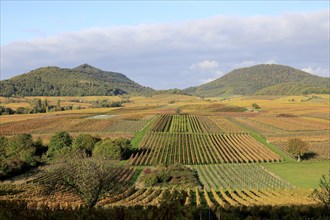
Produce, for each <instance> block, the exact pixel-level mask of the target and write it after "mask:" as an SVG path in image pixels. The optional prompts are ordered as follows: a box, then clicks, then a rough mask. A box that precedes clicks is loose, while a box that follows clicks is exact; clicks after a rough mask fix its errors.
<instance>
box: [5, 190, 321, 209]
mask: <svg viewBox="0 0 330 220" xmlns="http://www.w3.org/2000/svg"><path fill="white" fill-rule="evenodd" d="M0 190H1V191H2V192H15V191H20V193H18V194H14V195H13V194H9V193H8V194H7V195H6V196H1V195H0V201H3V200H10V201H25V202H27V204H28V208H32V209H38V208H41V207H47V208H49V209H67V208H69V207H73V208H79V207H82V206H84V202H83V200H82V199H81V198H80V197H79V196H78V195H77V194H76V193H74V192H73V191H72V190H71V191H70V190H68V189H64V188H62V189H59V191H56V192H55V193H54V194H51V195H47V196H46V195H45V194H44V193H43V192H44V189H43V188H42V187H41V186H38V185H31V184H27V185H24V186H23V185H9V184H6V185H1V186H0ZM174 192H177V193H179V194H182V193H183V192H185V194H186V198H185V203H184V205H185V206H187V207H193V206H195V207H199V208H202V207H205V208H211V209H212V210H215V209H216V207H221V208H223V209H227V208H229V207H232V206H234V207H240V206H254V205H258V206H268V205H270V206H278V205H281V206H287V205H298V204H299V205H311V204H315V202H314V201H313V200H312V199H311V198H309V197H308V195H309V193H310V190H304V189H281V190H279V189H271V190H270V189H242V190H224V189H221V190H215V189H214V188H211V189H210V190H207V189H206V188H204V189H203V190H200V189H198V188H188V189H186V190H184V191H182V190H179V189H175V188H151V187H149V188H136V187H126V188H125V189H124V190H122V191H121V192H118V193H116V194H111V195H110V194H109V195H106V196H104V197H103V198H102V199H101V200H100V201H98V203H97V204H96V206H97V207H112V206H129V207H131V206H134V205H140V206H157V205H158V204H159V202H160V201H161V200H163V199H164V195H165V194H168V193H174Z"/></svg>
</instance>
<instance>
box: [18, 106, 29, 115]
mask: <svg viewBox="0 0 330 220" xmlns="http://www.w3.org/2000/svg"><path fill="white" fill-rule="evenodd" d="M28 112H29V110H28V109H26V108H24V107H18V108H17V109H16V113H17V114H27V113H28Z"/></svg>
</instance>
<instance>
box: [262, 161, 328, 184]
mask: <svg viewBox="0 0 330 220" xmlns="http://www.w3.org/2000/svg"><path fill="white" fill-rule="evenodd" d="M263 166H264V167H266V168H267V169H268V170H270V171H272V172H274V173H275V174H277V175H278V176H280V177H281V178H283V179H284V180H287V181H288V182H290V183H291V184H293V185H295V186H297V187H303V188H317V187H318V184H319V182H320V178H321V176H322V175H328V173H329V170H330V161H313V162H310V161H302V162H299V163H298V162H290V163H276V164H274V163H273V164H270V163H268V164H263Z"/></svg>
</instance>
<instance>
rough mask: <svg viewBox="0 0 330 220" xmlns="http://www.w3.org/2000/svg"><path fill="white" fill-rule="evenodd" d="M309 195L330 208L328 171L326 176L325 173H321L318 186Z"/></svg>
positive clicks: (329, 176)
mask: <svg viewBox="0 0 330 220" xmlns="http://www.w3.org/2000/svg"><path fill="white" fill-rule="evenodd" d="M311 197H312V198H313V199H314V200H316V201H318V202H320V203H321V204H323V205H324V206H325V207H326V208H330V171H329V175H328V178H327V177H326V176H325V175H322V177H321V179H320V183H319V188H318V189H314V191H313V192H312V194H311Z"/></svg>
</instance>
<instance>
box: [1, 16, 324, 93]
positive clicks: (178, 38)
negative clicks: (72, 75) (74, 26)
mask: <svg viewBox="0 0 330 220" xmlns="http://www.w3.org/2000/svg"><path fill="white" fill-rule="evenodd" d="M328 48H329V12H328V10H323V11H317V12H310V13H291V14H285V15H281V16H252V17H231V16H216V17H211V18H206V19H200V20H192V21H187V22H182V23H176V24H171V23H170V24H141V25H136V26H116V27H111V28H92V29H88V30H83V31H78V32H69V33H63V34H60V35H56V36H52V37H46V38H45V37H43V38H42V37H41V38H36V39H34V40H30V41H16V42H12V43H10V44H6V45H1V78H2V79H3V78H9V77H11V76H13V75H17V74H21V73H24V72H28V71H30V70H32V69H35V68H38V67H41V66H48V65H50V66H60V67H75V66H77V65H79V64H81V63H89V64H91V65H94V66H96V67H99V68H101V69H105V70H112V71H119V72H122V73H124V74H126V75H128V76H129V77H130V78H132V79H133V80H136V81H137V82H139V83H140V84H143V85H147V86H152V87H154V88H162V89H163V88H170V87H171V86H169V85H171V82H173V81H176V82H175V83H176V84H175V86H176V87H179V88H184V87H188V86H191V85H198V84H199V83H200V80H201V79H204V78H205V79H211V78H214V77H216V76H220V75H221V74H220V73H219V72H218V71H220V68H221V71H220V72H221V73H222V72H229V71H231V70H232V69H233V68H234V67H235V66H236V68H237V67H244V66H251V65H255V64H258V63H276V62H278V63H283V64H286V65H290V66H293V67H295V68H304V67H306V66H307V67H308V66H312V67H314V66H317V67H320V68H321V69H320V70H319V71H318V70H317V69H316V70H315V68H314V71H315V73H316V74H319V73H320V72H321V73H322V74H324V70H322V69H324V68H326V67H328V65H329V51H328ZM241 61H243V62H241ZM220 64H221V65H220ZM194 65H195V66H194ZM187 67H188V68H189V67H192V69H190V68H189V70H190V71H196V72H197V70H199V71H201V72H204V75H203V77H201V75H200V74H191V75H190V76H189V77H187V76H186V75H184V74H181V75H180V73H182V72H183V71H184V70H186V69H187ZM208 72H209V74H207V73H208ZM217 72H218V74H217ZM216 74H217V75H216ZM173 85H174V84H173Z"/></svg>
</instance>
